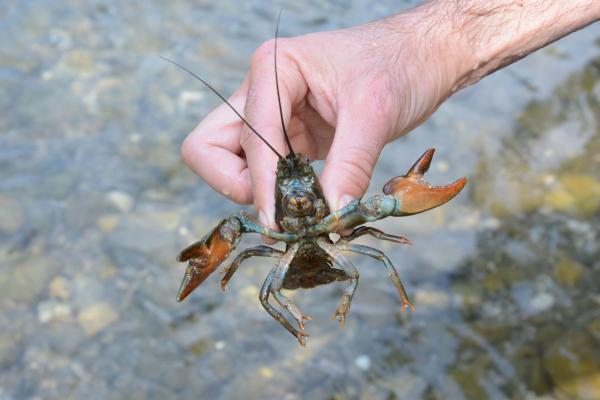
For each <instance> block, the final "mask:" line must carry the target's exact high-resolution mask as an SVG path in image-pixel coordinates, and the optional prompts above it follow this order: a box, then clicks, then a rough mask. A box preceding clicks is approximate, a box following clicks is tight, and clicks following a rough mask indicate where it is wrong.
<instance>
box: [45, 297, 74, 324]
mask: <svg viewBox="0 0 600 400" xmlns="http://www.w3.org/2000/svg"><path fill="white" fill-rule="evenodd" d="M37 314H38V321H40V322H41V323H42V324H47V323H48V322H51V321H65V320H67V319H68V318H69V317H70V316H71V306H69V305H68V304H66V303H62V302H57V301H54V300H50V301H44V302H41V303H40V304H38V307H37Z"/></svg>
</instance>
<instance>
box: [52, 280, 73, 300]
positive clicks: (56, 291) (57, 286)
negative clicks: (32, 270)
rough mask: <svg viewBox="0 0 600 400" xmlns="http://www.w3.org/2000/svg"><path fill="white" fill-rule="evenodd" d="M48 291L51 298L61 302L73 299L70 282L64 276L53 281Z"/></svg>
mask: <svg viewBox="0 0 600 400" xmlns="http://www.w3.org/2000/svg"><path fill="white" fill-rule="evenodd" d="M48 289H49V292H50V296H51V297H57V298H59V299H61V300H69V297H71V292H70V290H69V281H67V279H66V278H64V277H62V276H57V277H55V278H54V279H52V281H50V285H49V286H48Z"/></svg>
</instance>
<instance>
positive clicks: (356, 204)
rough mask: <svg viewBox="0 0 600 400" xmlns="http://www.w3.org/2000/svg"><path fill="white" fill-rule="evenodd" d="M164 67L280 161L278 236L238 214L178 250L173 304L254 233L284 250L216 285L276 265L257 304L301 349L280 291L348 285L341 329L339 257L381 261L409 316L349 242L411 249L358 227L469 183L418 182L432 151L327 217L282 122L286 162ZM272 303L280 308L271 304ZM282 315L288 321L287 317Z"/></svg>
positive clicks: (415, 209) (300, 321)
mask: <svg viewBox="0 0 600 400" xmlns="http://www.w3.org/2000/svg"><path fill="white" fill-rule="evenodd" d="M278 25H279V23H278ZM274 47H275V48H274V59H275V60H274V61H275V83H276V88H277V100H278V102H279V110H280V114H281V99H280V95H279V83H278V79H277V30H276V32H275V41H274ZM163 58H164V57H163ZM165 60H167V61H169V62H171V63H173V64H175V65H177V66H178V67H180V68H182V69H184V70H185V71H187V72H188V73H190V74H191V75H193V76H194V77H195V78H197V79H199V80H200V81H201V82H202V83H204V84H205V85H206V86H207V87H208V88H209V89H210V90H211V91H213V92H214V93H215V94H216V95H217V96H219V97H220V98H221V99H222V100H223V101H224V102H225V103H226V104H227V105H228V106H229V107H230V108H231V109H232V110H233V111H234V112H235V113H236V114H237V115H238V116H239V117H240V118H241V120H242V121H243V122H244V123H245V124H246V125H247V126H248V127H249V128H250V129H251V130H252V131H253V132H254V134H256V135H257V136H258V137H259V138H260V139H261V140H263V142H265V143H266V144H267V146H269V147H270V148H271V150H273V151H274V152H275V153H276V154H277V156H278V158H279V161H278V163H277V172H276V183H275V206H276V211H275V219H276V222H277V224H278V225H279V227H280V229H281V231H280V232H279V231H275V230H272V229H269V228H267V227H265V226H263V225H261V224H260V223H259V222H258V221H257V220H256V219H255V218H254V217H253V216H251V215H249V214H248V213H245V212H243V211H242V212H240V213H239V214H235V215H231V216H229V217H227V218H225V219H223V220H221V221H220V222H219V223H218V224H217V226H216V227H215V228H214V229H213V230H212V231H210V232H209V233H208V234H207V235H206V236H205V237H204V238H202V239H201V240H200V241H198V242H196V243H193V244H191V245H190V246H188V247H187V248H185V249H184V250H182V251H181V253H180V254H179V256H178V257H177V260H178V261H180V262H186V261H187V262H188V267H187V270H186V272H185V275H184V277H183V281H182V283H181V287H180V289H179V293H178V294H177V300H178V301H182V300H183V299H185V298H186V297H187V296H188V295H189V294H190V293H191V292H192V291H193V290H194V289H195V288H196V287H198V285H200V284H201V283H202V282H203V281H204V280H205V279H206V278H207V277H208V276H209V275H210V274H211V273H212V272H214V271H215V270H216V269H217V267H218V266H219V265H221V263H222V262H223V261H225V260H226V259H227V258H228V257H229V255H230V254H231V252H232V251H233V250H234V249H235V248H236V247H237V246H238V244H239V242H240V239H241V236H242V234H244V233H252V232H253V233H258V234H260V235H263V236H265V237H268V238H271V239H274V240H276V241H282V242H285V250H278V249H275V248H272V247H269V246H264V245H260V246H256V247H252V248H249V249H245V250H243V251H242V252H241V253H239V254H238V255H237V257H236V258H235V259H234V260H233V262H231V264H229V266H227V267H226V268H225V270H224V275H223V277H222V279H221V288H222V289H223V290H225V288H226V287H227V284H228V282H229V280H230V279H231V277H232V276H233V274H234V273H235V272H236V271H237V269H238V268H239V267H240V265H241V264H242V262H243V261H244V260H246V259H247V258H249V257H269V258H273V259H275V260H276V261H277V264H276V265H275V266H274V267H273V268H272V269H271V272H269V274H268V275H267V278H266V280H265V281H264V283H263V285H262V288H261V290H260V302H261V304H262V305H263V307H264V308H265V310H266V311H267V312H268V313H269V314H270V315H271V316H272V317H273V318H275V319H276V320H277V321H279V323H280V324H281V325H283V327H284V328H285V329H287V330H288V331H289V332H290V333H291V334H292V335H294V337H296V339H297V340H298V341H299V343H300V344H301V345H302V346H304V345H305V344H306V339H307V337H308V333H307V332H306V331H305V330H304V323H305V322H306V321H308V320H310V317H309V316H308V315H306V314H304V313H303V312H302V311H301V310H300V309H299V308H298V307H297V306H296V305H295V304H294V303H293V302H292V301H291V300H290V299H289V298H288V297H286V296H285V295H284V294H283V293H282V292H281V290H282V289H291V290H294V289H299V288H302V289H309V288H313V287H316V286H319V285H325V284H328V283H332V282H336V281H343V282H346V283H347V286H346V288H345V290H344V292H343V294H342V298H341V301H340V304H339V306H338V307H337V309H336V311H335V314H334V318H336V319H337V320H338V321H339V323H340V325H343V324H344V322H345V320H346V318H347V315H348V312H349V310H350V304H351V302H352V297H353V295H354V292H355V290H356V287H357V284H358V277H359V274H358V271H357V269H356V267H355V266H354V265H353V264H352V263H351V262H350V260H349V259H348V258H347V257H346V256H345V255H344V253H346V252H349V253H357V254H362V255H365V256H369V257H372V258H374V259H377V260H379V261H381V262H382V263H383V265H384V266H385V268H386V270H387V273H388V276H389V278H390V279H391V281H392V283H393V284H394V286H395V287H396V290H397V291H398V294H399V295H400V299H401V301H402V310H405V309H406V308H410V309H411V310H414V307H413V305H412V304H411V303H410V300H409V298H408V295H407V294H406V290H405V289H404V286H403V284H402V281H401V280H400V276H399V274H398V271H397V270H396V268H395V267H394V265H393V264H392V262H391V261H390V259H389V258H388V257H387V256H386V255H385V254H384V253H383V252H382V251H380V250H377V249H374V248H372V247H369V246H364V245H360V244H354V243H352V241H353V240H354V239H356V238H358V237H360V236H363V235H371V236H374V237H375V238H377V239H381V240H389V241H392V242H395V243H401V244H409V243H410V241H409V240H408V239H406V238H404V237H402V236H395V235H390V234H387V233H384V232H382V231H380V230H378V229H375V228H372V227H367V226H361V225H362V224H364V223H366V222H372V221H377V220H379V219H383V218H386V217H389V216H394V217H402V216H407V215H413V214H417V213H421V212H424V211H427V210H430V209H432V208H435V207H438V206H440V205H442V204H444V203H446V202H447V201H449V200H450V199H452V198H453V197H454V196H456V195H457V194H458V193H459V192H460V191H461V189H462V188H463V187H464V186H465V184H466V182H467V180H466V178H461V179H458V180H457V181H455V182H454V183H452V184H450V185H448V186H443V187H434V186H431V185H429V184H428V183H427V182H426V181H425V180H424V179H423V174H424V173H425V172H426V171H427V170H428V168H429V165H430V163H431V159H432V157H433V153H434V149H429V150H427V151H426V152H425V153H424V154H423V155H422V156H421V157H420V158H419V159H418V160H417V162H415V164H414V165H413V166H412V167H411V168H410V169H409V170H408V172H407V173H406V174H405V175H402V176H399V177H396V178H393V179H391V180H390V181H389V182H387V183H386V184H385V186H384V188H383V194H377V195H374V196H372V197H370V198H368V199H366V200H364V201H361V199H360V198H358V199H355V200H354V201H352V202H351V203H349V204H348V205H347V206H345V207H343V208H342V209H340V210H337V211H334V212H332V211H331V210H330V208H329V205H328V204H327V201H326V199H325V196H324V195H323V191H322V189H321V185H320V183H319V179H318V177H317V175H316V174H315V171H314V170H313V168H312V167H311V165H310V164H309V160H308V159H307V158H305V157H303V156H302V155H301V154H299V153H295V152H294V150H293V149H292V146H291V143H290V140H289V137H288V134H287V131H286V128H285V124H284V123H283V117H281V122H282V130H283V134H284V136H285V139H286V142H287V147H288V150H289V154H288V155H287V156H285V157H284V156H282V155H281V154H280V153H279V152H277V151H276V150H275V149H274V148H273V147H272V146H271V145H270V144H269V143H268V142H267V141H266V140H265V139H264V138H263V137H262V136H261V135H260V134H259V133H258V132H257V131H256V130H255V129H254V128H253V127H252V126H251V125H250V124H249V123H248V121H246V119H244V117H243V116H242V115H240V113H239V112H238V111H237V110H236V109H235V108H234V107H233V106H232V105H231V104H229V103H228V102H227V100H226V99H225V98H224V97H223V96H222V95H221V94H219V92H217V91H216V90H215V89H214V88H213V87H212V86H210V85H209V84H208V83H207V82H205V81H204V80H203V79H202V78H200V77H199V76H198V75H196V74H194V73H193V72H191V71H190V70H188V69H187V68H185V67H183V66H181V65H179V64H177V63H175V62H174V61H171V60H168V59H165ZM352 228H353V231H352V232H351V233H350V234H349V235H341V236H340V237H339V239H337V240H336V241H335V242H334V241H333V240H332V239H331V237H330V234H331V233H335V232H340V231H343V230H346V231H347V230H349V229H352ZM271 296H272V298H273V299H274V300H275V304H276V305H279V306H280V308H278V307H276V306H275V305H274V304H273V303H272V301H270V298H271ZM284 313H287V314H289V315H288V316H286V315H285V314H284ZM289 316H291V317H292V318H293V321H295V322H296V325H295V324H294V323H293V322H292V321H291V320H290V319H289Z"/></svg>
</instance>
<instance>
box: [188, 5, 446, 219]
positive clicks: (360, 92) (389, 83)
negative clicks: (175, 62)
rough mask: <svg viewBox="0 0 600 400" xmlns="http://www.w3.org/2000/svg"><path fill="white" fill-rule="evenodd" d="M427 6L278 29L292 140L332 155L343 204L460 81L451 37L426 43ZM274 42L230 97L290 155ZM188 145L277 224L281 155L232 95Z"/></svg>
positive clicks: (329, 180)
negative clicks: (345, 25) (347, 22)
mask: <svg viewBox="0 0 600 400" xmlns="http://www.w3.org/2000/svg"><path fill="white" fill-rule="evenodd" d="M422 13H423V10H421V9H417V10H413V11H412V12H411V13H406V14H401V15H400V16H396V17H394V21H390V20H381V21H377V22H374V23H371V24H367V25H362V26H358V27H354V28H350V29H344V30H340V31H332V32H322V33H315V34H310V35H305V36H300V37H294V38H289V39H283V38H282V39H279V43H278V52H279V53H278V60H277V61H278V74H279V85H280V90H281V101H282V107H283V116H284V121H285V123H286V126H287V130H288V133H289V135H290V139H291V142H292V146H293V148H294V151H295V152H298V153H302V154H303V155H305V156H307V157H309V159H311V160H316V159H326V163H325V167H324V170H323V174H322V177H321V183H322V186H323V189H324V192H325V196H326V198H327V200H328V202H329V204H330V206H331V208H332V209H334V210H335V209H338V208H341V207H342V206H344V205H345V204H347V203H348V202H350V201H351V200H352V199H353V198H355V197H359V196H361V195H362V194H364V192H365V191H366V189H367V187H368V185H369V181H370V178H371V173H372V170H373V168H374V166H375V163H376V161H377V159H378V157H379V154H380V152H381V150H382V148H383V146H384V145H385V144H386V143H388V142H389V141H391V140H393V139H395V138H397V137H399V136H401V135H403V134H405V133H406V132H408V131H409V130H410V129H412V128H414V127H415V126H417V125H418V124H419V123H421V122H422V121H423V120H425V119H426V118H427V117H428V116H429V115H430V114H431V113H432V112H433V111H434V110H435V109H436V108H437V106H438V105H439V104H440V103H441V102H442V101H443V100H444V99H445V98H446V97H447V96H448V95H449V93H450V91H451V90H452V87H453V85H454V84H455V81H456V73H457V71H458V68H456V67H454V66H453V65H452V64H449V63H447V62H444V63H438V62H434V60H433V57H434V56H435V57H436V59H437V57H441V58H442V59H451V57H450V54H446V53H447V52H449V51H451V49H450V47H449V46H448V45H447V44H446V43H443V41H440V42H438V43H433V41H430V42H428V43H427V44H426V45H423V43H424V42H423V41H424V40H426V39H425V37H426V36H427V28H428V26H429V23H428V24H427V26H426V25H425V24H423V23H422V21H421V20H420V18H422V17H423V15H422ZM399 17H401V18H402V19H403V20H402V21H401V20H399ZM429 28H431V27H429ZM436 34H438V35H439V32H436ZM273 50H274V46H273V41H268V42H266V43H265V44H263V45H262V46H261V47H260V48H259V49H258V50H257V51H256V53H255V55H254V57H253V59H252V65H251V69H250V73H249V74H248V76H247V77H246V79H245V80H244V82H243V83H242V85H241V87H240V88H239V89H238V90H237V91H236V92H235V93H234V94H233V95H232V96H231V98H230V99H229V101H230V103H231V104H232V105H233V106H234V107H235V108H236V109H238V110H240V111H241V110H244V114H245V117H246V118H247V119H248V121H249V122H250V124H252V126H253V127H254V128H255V129H256V130H257V131H258V132H260V133H261V135H262V136H263V137H264V138H265V139H266V140H267V141H268V142H269V143H270V144H271V145H272V146H273V147H275V148H276V149H277V150H278V151H279V152H280V153H282V154H284V155H285V154H287V152H288V149H287V148H286V145H285V139H284V136H283V131H282V129H281V123H280V117H279V109H278V105H277V98H276V89H275V72H274V65H273ZM182 153H183V158H184V160H185V161H186V163H188V165H190V167H191V168H192V169H193V170H194V171H196V172H197V173H198V174H199V175H201V176H202V177H203V178H204V179H205V180H206V181H207V183H208V184H209V185H211V186H212V187H213V188H214V189H215V190H217V191H218V192H220V193H222V194H224V195H225V196H227V197H229V198H230V199H232V200H234V201H236V202H238V203H244V204H245V203H250V202H251V201H254V205H255V206H256V208H257V210H258V211H259V217H260V219H261V222H263V223H264V224H265V225H268V226H270V227H272V228H276V225H275V222H274V217H273V215H274V208H275V205H274V201H275V200H274V186H275V169H276V164H277V157H276V155H275V154H274V153H273V152H272V151H271V150H270V149H269V148H268V147H267V146H266V145H265V144H264V143H262V142H261V141H260V139H259V138H258V137H256V136H255V135H254V134H253V133H252V132H251V131H250V130H249V129H248V128H247V127H246V126H245V125H244V124H243V123H242V121H241V120H240V119H239V118H238V117H237V116H236V115H235V114H234V113H233V112H232V111H231V110H230V109H229V108H228V107H227V105H225V104H222V105H221V106H219V107H217V109H215V110H214V111H213V112H212V113H210V114H209V115H208V116H207V117H206V118H205V119H204V120H202V121H201V122H200V124H199V125H198V126H197V127H196V129H194V131H193V132H192V133H191V134H190V135H189V136H188V138H187V139H186V140H185V142H184V144H183V146H182Z"/></svg>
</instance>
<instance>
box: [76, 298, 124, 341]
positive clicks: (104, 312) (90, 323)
mask: <svg viewBox="0 0 600 400" xmlns="http://www.w3.org/2000/svg"><path fill="white" fill-rule="evenodd" d="M77 319H78V321H79V325H80V326H81V327H82V328H83V330H84V331H85V333H86V335H88V336H94V335H95V334H97V333H98V332H100V331H101V330H103V329H104V328H106V327H108V326H109V325H111V324H113V323H114V322H116V321H117V320H118V319H119V314H118V313H117V311H115V309H114V308H113V307H112V306H111V305H110V304H109V303H106V302H100V303H96V304H93V305H91V306H88V307H86V308H84V309H83V310H81V311H80V312H79V315H78V316H77Z"/></svg>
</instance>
